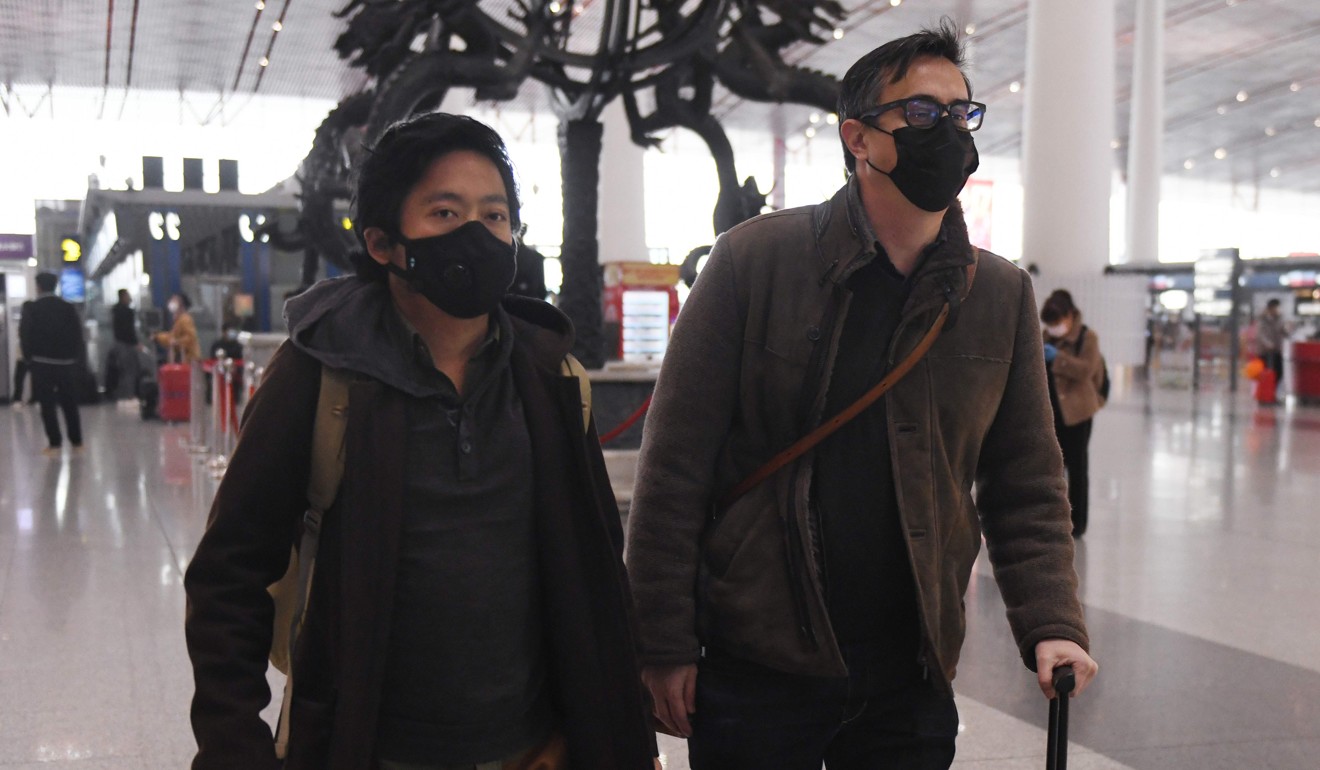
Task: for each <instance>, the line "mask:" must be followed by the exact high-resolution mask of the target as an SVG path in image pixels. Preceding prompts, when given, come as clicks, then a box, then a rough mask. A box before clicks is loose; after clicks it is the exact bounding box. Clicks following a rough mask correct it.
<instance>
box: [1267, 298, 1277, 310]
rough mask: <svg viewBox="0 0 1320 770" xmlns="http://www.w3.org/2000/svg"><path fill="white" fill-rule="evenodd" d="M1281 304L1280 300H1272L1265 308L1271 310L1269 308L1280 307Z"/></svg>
mask: <svg viewBox="0 0 1320 770" xmlns="http://www.w3.org/2000/svg"><path fill="white" fill-rule="evenodd" d="M1279 304H1280V303H1279V300H1277V299H1272V300H1270V301H1269V302H1266V303H1265V307H1267V308H1269V307H1278V306H1279Z"/></svg>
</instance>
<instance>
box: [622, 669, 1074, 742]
mask: <svg viewBox="0 0 1320 770" xmlns="http://www.w3.org/2000/svg"><path fill="white" fill-rule="evenodd" d="M1084 654H1085V653H1083V655H1084ZM1088 660H1089V658H1088ZM642 683H643V684H645V685H646V689H648V690H650V691H651V699H652V700H653V701H655V718H656V719H657V720H658V721H659V722H660V724H661V725H663V726H664V727H665V729H666V730H668V731H669V733H670V734H672V735H676V736H678V737H680V738H688V737H691V735H692V725H691V724H690V723H689V722H688V715H690V714H692V713H693V712H695V711H696V710H697V664H695V663H686V664H683V665H681V666H644V667H642Z"/></svg>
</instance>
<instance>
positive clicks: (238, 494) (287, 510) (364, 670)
mask: <svg viewBox="0 0 1320 770" xmlns="http://www.w3.org/2000/svg"><path fill="white" fill-rule="evenodd" d="M352 282H357V279H356V278H345V279H338V280H337V281H333V282H327V284H328V286H325V287H323V288H322V289H321V290H320V291H318V290H316V289H313V290H312V291H311V292H309V294H310V295H311V296H308V295H303V297H306V298H307V299H306V300H304V299H303V297H300V298H299V300H300V301H299V302H296V303H293V304H292V305H291V307H290V313H291V316H295V317H291V324H290V325H291V327H292V328H293V337H292V340H291V342H290V343H286V344H285V345H284V346H282V347H281V348H280V349H279V351H278V352H277V353H276V354H275V356H274V358H273V359H272V360H271V363H270V366H269V367H268V369H267V372H266V378H265V379H264V380H263V382H262V384H261V387H260V388H259V389H258V390H257V392H256V394H255V395H254V397H253V400H252V402H251V404H250V405H249V407H248V410H247V412H246V414H245V415H244V423H243V429H242V432H241V434H240V438H239V443H238V447H237V449H236V451H235V452H234V455H233V459H232V460H231V461H230V464H229V470H228V472H227V473H226V475H225V479H224V482H223V483H222V484H221V486H220V489H219V491H218V493H217V495H216V500H215V503H214V505H213V506H212V509H211V515H210V521H209V523H208V526H207V531H206V534H205V535H204V536H203V538H202V541H201V543H200V544H199V545H198V548H197V552H196V554H195V555H194V557H193V560H192V563H191V565H190V566H189V568H188V572H187V576H186V579H185V585H186V588H187V594H188V613H187V622H186V631H187V639H188V650H189V654H190V655H191V657H192V662H193V670H194V678H195V682H196V693H195V695H194V698H193V705H192V722H193V729H194V732H195V734H196V737H197V742H198V746H199V752H198V754H197V756H196V758H195V759H194V760H193V768H194V770H210V769H212V768H215V769H219V768H244V769H245V770H247V769H249V768H252V769H255V770H265V769H268V770H275V769H276V768H279V767H281V765H280V763H279V761H278V760H277V759H276V758H275V755H274V749H273V742H272V740H271V734H270V730H269V728H268V727H267V725H266V724H265V723H264V722H263V721H262V720H261V718H260V717H259V716H258V712H260V711H261V709H262V708H263V707H265V705H266V704H267V703H268V702H269V700H270V697H271V696H270V693H269V690H268V686H267V683H266V679H265V673H266V656H267V653H268V651H269V649H270V641H271V622H272V620H271V613H272V605H271V601H270V598H269V596H268V595H267V593H266V586H267V585H269V584H270V583H273V582H274V581H275V580H276V579H278V578H279V577H280V576H281V575H282V574H283V572H284V570H285V567H286V566H287V564H288V559H289V549H290V546H291V545H292V544H293V543H294V542H295V541H296V539H297V537H298V536H299V533H298V528H299V523H300V518H301V515H302V512H303V510H304V509H305V508H306V507H307V500H306V486H307V476H308V469H309V464H310V460H309V445H310V436H311V432H312V424H313V420H314V412H315V406H316V400H317V392H318V389H319V386H320V377H321V374H320V372H321V366H322V363H329V364H331V365H335V366H345V367H348V368H351V369H353V370H354V371H355V372H358V373H359V374H361V375H365V376H363V377H362V378H361V379H358V380H356V381H355V382H354V383H353V384H352V385H351V386H350V389H349V407H348V424H347V428H346V433H345V443H346V455H345V471H344V478H343V481H342V483H341V486H340V493H339V496H338V497H337V499H336V501H335V504H334V505H333V506H332V507H331V510H330V511H329V512H328V513H327V515H326V518H325V522H324V525H323V529H322V534H321V546H320V551H319V552H318V557H317V564H316V577H315V580H314V582H313V588H312V596H311V598H310V600H309V606H308V612H307V616H306V621H305V623H304V626H303V630H302V633H301V634H300V635H299V638H298V647H297V649H296V650H295V651H294V663H293V666H294V682H296V683H297V686H296V687H295V690H294V699H293V708H292V716H291V719H290V724H291V731H290V733H291V745H290V748H289V756H288V759H287V761H286V763H285V764H284V765H283V767H284V768H286V769H287V770H292V769H294V768H315V769H316V770H368V769H369V768H372V767H374V759H375V758H374V751H375V735H376V724H377V712H378V709H379V703H380V695H381V686H382V677H383V672H384V665H383V664H384V659H383V655H384V651H385V650H386V649H387V642H388V634H389V630H390V627H391V611H392V604H393V597H394V578H395V573H396V568H395V565H396V562H397V558H398V554H399V533H400V528H401V523H402V516H403V500H402V490H403V489H404V479H403V470H404V468H405V467H406V463H405V462H404V459H405V458H404V451H405V447H404V442H403V441H401V440H400V437H401V436H404V435H405V434H406V432H407V431H406V426H405V424H404V420H405V419H406V408H405V407H406V404H407V399H408V398H410V397H416V396H417V395H419V394H417V393H412V392H410V391H411V390H413V388H414V387H415V383H407V382H393V383H390V384H387V381H386V380H385V379H383V378H384V377H388V376H389V375H388V372H386V371H382V370H381V366H382V365H383V364H382V362H381V361H380V360H379V358H380V357H379V356H374V359H375V360H373V354H372V352H371V348H370V347H368V346H366V345H364V344H363V343H365V342H366V341H367V340H368V339H369V338H370V336H371V334H370V332H371V329H372V328H373V327H375V323H374V322H375V321H378V320H379V318H380V316H379V313H381V312H393V310H392V309H390V308H388V306H375V307H374V309H373V308H366V309H364V308H363V307H362V306H361V305H359V304H357V303H359V302H360V301H361V300H362V299H363V295H362V294H361V292H368V291H373V290H372V289H366V288H363V286H362V285H360V282H358V284H356V285H355V284H354V283H352ZM379 290H380V291H384V289H383V287H380V289H379ZM355 307H356V309H357V310H358V311H359V312H356V313H352V314H350V315H351V316H352V318H353V321H354V322H353V323H352V324H341V323H338V320H342V316H341V313H343V312H344V310H345V309H347V308H355ZM505 308H506V310H508V312H509V313H510V315H511V316H513V328H514V335H515V343H514V349H513V355H512V359H511V362H510V366H511V367H512V368H513V375H514V379H515V382H516V383H517V387H518V393H519V396H520V398H521V399H522V401H523V407H524V412H525V414H526V418H527V422H528V425H527V428H528V433H529V435H530V437H531V441H532V450H533V455H534V466H535V478H534V486H535V510H536V515H537V525H536V526H537V542H538V549H539V554H538V557H539V558H538V566H539V570H540V575H541V590H542V602H543V607H544V611H545V636H546V640H547V642H546V643H547V647H548V649H547V659H548V661H549V664H550V678H551V683H552V688H553V693H554V698H555V706H556V709H557V712H558V714H559V717H560V719H561V724H560V725H559V730H560V731H561V732H562V733H563V734H564V736H565V737H566V738H567V741H568V746H569V757H570V762H571V766H572V767H573V768H580V769H581V770H597V769H598V768H612V769H613V768H617V769H618V770H633V769H636V770H641V769H642V768H650V767H651V766H652V757H653V756H654V746H655V743H654V733H653V732H652V731H651V728H650V726H649V722H648V717H647V708H646V704H645V696H644V694H643V691H642V687H641V682H640V678H639V675H638V666H637V661H636V655H635V641H634V628H633V625H632V621H631V618H632V601H631V596H630V594H629V593H628V588H627V582H626V578H625V575H624V571H623V562H622V556H621V553H622V532H621V529H620V524H619V513H618V510H617V508H616V506H615V503H614V496H613V493H612V492H611V490H610V486H609V481H608V478H607V476H606V472H605V466H604V460H603V457H602V455H601V451H600V445H599V442H598V441H597V438H596V434H595V428H594V426H592V427H591V428H589V430H588V431H586V432H585V433H584V431H583V429H582V412H581V395H580V393H579V390H578V384H577V381H576V379H574V378H568V377H564V376H562V375H561V374H560V371H559V365H560V362H561V361H562V360H563V358H564V356H565V355H566V354H567V352H568V349H569V346H570V344H571V341H572V336H571V329H570V326H569V323H568V320H567V318H565V317H564V316H563V315H562V314H560V313H559V312H558V311H557V310H554V309H553V308H552V307H550V306H549V305H546V304H545V303H543V302H536V301H531V300H520V299H515V298H510V299H507V300H506V304H505ZM323 319H328V320H324V321H323ZM327 329H330V330H333V334H326V333H325V332H327ZM327 340H331V341H333V343H334V344H333V346H332V347H331V348H322V347H319V344H320V342H324V341H327ZM385 363H388V362H385ZM364 370H365V371H364Z"/></svg>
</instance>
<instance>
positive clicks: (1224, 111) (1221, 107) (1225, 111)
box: [1215, 104, 1228, 115]
mask: <svg viewBox="0 0 1320 770" xmlns="http://www.w3.org/2000/svg"><path fill="white" fill-rule="evenodd" d="M1215 112H1217V113H1219V114H1220V115H1227V114H1228V107H1226V106H1224V105H1222V104H1221V105H1219V106H1218V107H1216V108H1215Z"/></svg>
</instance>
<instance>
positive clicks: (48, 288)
mask: <svg viewBox="0 0 1320 770" xmlns="http://www.w3.org/2000/svg"><path fill="white" fill-rule="evenodd" d="M59 285H60V277H59V276H58V275H55V274H54V273H48V272H45V271H42V272H40V273H37V291H41V292H47V293H49V292H52V291H55V287H56V286H59Z"/></svg>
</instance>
